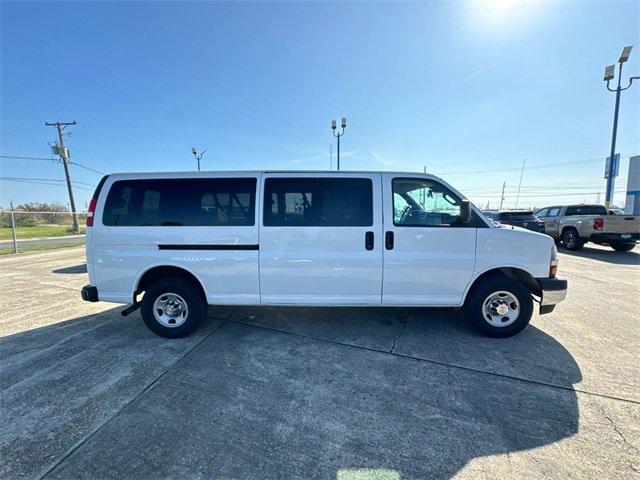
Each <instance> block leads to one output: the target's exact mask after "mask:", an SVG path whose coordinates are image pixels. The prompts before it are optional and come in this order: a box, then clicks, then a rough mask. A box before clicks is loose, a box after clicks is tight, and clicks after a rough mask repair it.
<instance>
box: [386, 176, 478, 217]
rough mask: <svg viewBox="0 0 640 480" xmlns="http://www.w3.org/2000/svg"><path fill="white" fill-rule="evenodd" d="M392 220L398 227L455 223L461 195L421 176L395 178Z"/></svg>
mask: <svg viewBox="0 0 640 480" xmlns="http://www.w3.org/2000/svg"><path fill="white" fill-rule="evenodd" d="M392 189H393V224H394V225H396V226H400V227H457V226H466V225H464V224H462V222H461V221H460V199H459V198H458V197H457V196H455V195H454V194H453V192H451V191H449V189H448V188H446V187H445V186H444V185H441V184H440V183H438V182H435V181H433V180H428V179H423V178H394V179H393V184H392Z"/></svg>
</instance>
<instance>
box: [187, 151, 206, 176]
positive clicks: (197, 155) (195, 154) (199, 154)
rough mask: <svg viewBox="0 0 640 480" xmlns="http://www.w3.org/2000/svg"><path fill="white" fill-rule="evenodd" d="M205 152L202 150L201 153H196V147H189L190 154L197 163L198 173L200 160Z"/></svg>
mask: <svg viewBox="0 0 640 480" xmlns="http://www.w3.org/2000/svg"><path fill="white" fill-rule="evenodd" d="M206 151H207V150H206V149H205V150H203V151H202V152H200V153H198V151H197V150H196V147H191V153H193V156H194V158H195V159H196V160H197V161H198V171H200V159H201V158H202V156H203V155H204V154H205V152H206Z"/></svg>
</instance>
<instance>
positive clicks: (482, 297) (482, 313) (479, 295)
mask: <svg viewBox="0 0 640 480" xmlns="http://www.w3.org/2000/svg"><path fill="white" fill-rule="evenodd" d="M465 311H466V313H467V315H468V316H469V318H470V320H471V324H472V325H473V326H474V327H475V328H476V330H478V331H480V332H481V333H483V334H485V335H488V336H490V337H510V336H512V335H515V334H516V333H518V332H520V331H522V330H523V329H524V328H525V327H526V326H527V325H528V324H529V321H530V320H531V315H532V314H533V299H532V298H531V294H530V293H529V291H528V290H527V289H526V288H525V287H524V286H523V285H522V284H521V283H520V282H518V281H517V280H514V279H511V278H509V277H507V276H495V277H492V278H489V279H487V280H485V281H483V282H482V283H481V284H479V285H477V286H476V287H474V289H473V291H472V292H471V293H470V294H469V297H468V298H467V302H466V304H465Z"/></svg>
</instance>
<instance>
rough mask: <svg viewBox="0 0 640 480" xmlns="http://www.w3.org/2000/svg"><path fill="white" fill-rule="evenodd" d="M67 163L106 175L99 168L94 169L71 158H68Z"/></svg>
mask: <svg viewBox="0 0 640 480" xmlns="http://www.w3.org/2000/svg"><path fill="white" fill-rule="evenodd" d="M69 163H70V164H71V165H75V166H76V167H80V168H84V169H85V170H89V171H90V172H94V173H97V174H98V175H106V173H104V172H101V171H100V170H94V169H93V168H91V167H87V166H86V165H82V164H81V163H78V162H72V161H71V160H69Z"/></svg>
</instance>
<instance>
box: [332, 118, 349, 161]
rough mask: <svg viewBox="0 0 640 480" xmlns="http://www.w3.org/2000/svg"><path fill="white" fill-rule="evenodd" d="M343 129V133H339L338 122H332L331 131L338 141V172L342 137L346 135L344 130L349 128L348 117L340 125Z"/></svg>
mask: <svg viewBox="0 0 640 480" xmlns="http://www.w3.org/2000/svg"><path fill="white" fill-rule="evenodd" d="M340 126H341V127H342V132H340V133H338V132H337V131H336V129H337V127H336V121H335V120H331V131H332V132H333V136H334V137H336V138H337V139H338V151H337V166H338V170H340V137H341V136H343V135H344V129H345V128H347V119H346V117H342V122H341V124H340Z"/></svg>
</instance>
